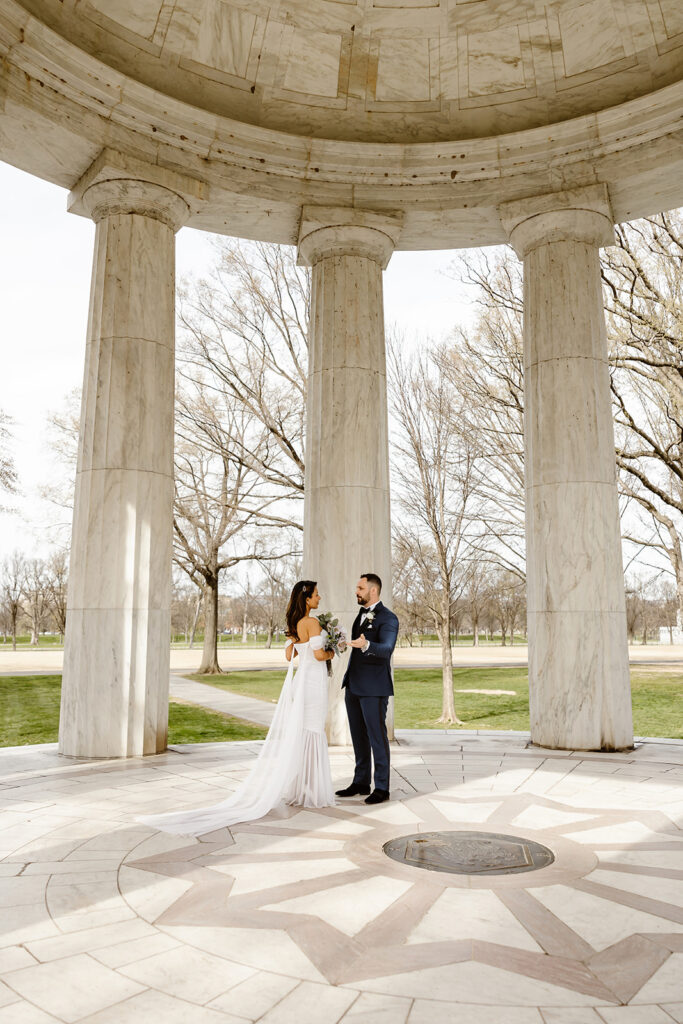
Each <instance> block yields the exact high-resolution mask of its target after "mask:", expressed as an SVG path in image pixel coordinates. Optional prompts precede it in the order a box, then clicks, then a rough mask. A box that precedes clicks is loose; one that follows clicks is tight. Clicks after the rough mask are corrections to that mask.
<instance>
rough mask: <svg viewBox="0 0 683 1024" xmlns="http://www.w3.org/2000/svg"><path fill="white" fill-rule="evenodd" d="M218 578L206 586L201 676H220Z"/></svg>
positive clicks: (213, 577) (211, 580) (209, 581)
mask: <svg viewBox="0 0 683 1024" xmlns="http://www.w3.org/2000/svg"><path fill="white" fill-rule="evenodd" d="M220 671H221V667H220V665H219V664H218V576H212V577H211V578H210V579H208V580H207V581H206V584H205V585H204V649H203V651H202V663H201V665H200V666H199V673H200V675H218V674H219V673H220Z"/></svg>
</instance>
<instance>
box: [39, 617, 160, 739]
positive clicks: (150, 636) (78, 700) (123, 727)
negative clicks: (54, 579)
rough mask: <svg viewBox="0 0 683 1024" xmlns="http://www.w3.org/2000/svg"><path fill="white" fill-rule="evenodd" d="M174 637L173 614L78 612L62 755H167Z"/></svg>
mask: <svg viewBox="0 0 683 1024" xmlns="http://www.w3.org/2000/svg"><path fill="white" fill-rule="evenodd" d="M169 637H170V613H169V612H168V611H167V610H154V609H151V610H148V609H133V608H129V609H118V608H115V609H79V608H74V609H70V611H69V629H68V632H67V636H66V641H65V647H64V675H63V679H62V702H61V712H60V722H59V752H60V754H66V755H69V756H72V757H88V758H116V757H141V756H143V755H145V754H159V753H161V752H162V751H164V750H165V749H166V745H167V739H168V681H169V677H170V657H171V655H170V643H169Z"/></svg>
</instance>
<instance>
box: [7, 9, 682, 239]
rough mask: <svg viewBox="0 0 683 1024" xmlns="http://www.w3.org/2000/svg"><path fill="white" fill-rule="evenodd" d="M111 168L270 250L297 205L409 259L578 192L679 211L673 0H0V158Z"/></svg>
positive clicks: (488, 232) (635, 209)
mask: <svg viewBox="0 0 683 1024" xmlns="http://www.w3.org/2000/svg"><path fill="white" fill-rule="evenodd" d="M103 154H105V156H104V157H103ZM111 154H114V156H113V157H112V159H114V163H115V164H116V166H117V167H120V168H124V169H125V168H126V167H129V169H130V165H129V164H127V163H126V161H137V162H138V163H137V164H136V166H137V167H138V171H137V172H136V173H140V174H142V173H144V172H143V171H141V170H140V167H145V166H146V167H150V166H157V167H159V168H165V169H166V170H168V171H170V172H174V173H182V174H184V175H187V176H189V177H191V178H192V180H193V181H195V182H196V183H197V189H196V190H195V191H197V194H198V195H199V194H201V196H202V198H201V200H200V201H199V200H198V202H197V204H196V207H195V206H193V210H192V217H191V220H190V224H191V226H193V227H199V228H204V229H207V230H211V231H220V232H224V233H227V234H235V235H243V236H246V237H251V238H262V239H264V240H271V241H278V242H291V243H295V242H296V240H297V238H298V231H299V225H300V223H301V217H302V209H303V208H304V207H305V206H307V205H314V206H327V207H344V208H348V207H356V208H365V209H373V210H380V211H381V210H389V211H395V212H397V213H401V214H402V215H403V228H402V230H401V235H400V240H399V243H398V244H399V248H408V249H410V248H414V249H420V248H425V249H429V248H456V247H458V246H467V245H478V244H489V243H497V242H500V241H503V240H505V238H506V237H507V236H506V233H505V231H504V228H503V225H502V223H501V220H500V214H499V207H500V204H501V203H503V202H505V201H507V200H511V199H518V198H522V197H525V196H534V195H542V194H545V193H550V192H558V191H563V190H568V189H575V188H582V187H584V186H587V185H593V184H603V185H605V186H607V189H608V193H609V200H610V203H611V208H612V212H613V215H614V217H615V219H616V220H617V221H619V220H626V219H631V218H633V217H637V216H643V215H644V214H648V213H653V212H656V211H658V210H663V209H669V208H671V207H673V206H681V205H683V0H0V159H2V160H6V161H8V162H10V163H13V164H15V165H16V166H18V167H23V168H24V169H26V170H28V171H30V172H31V173H33V174H37V175H39V176H41V177H43V178H46V179H48V180H50V181H54V182H56V183H58V184H60V185H63V186H64V187H66V188H69V189H73V188H74V185H75V184H76V182H78V181H79V179H80V178H81V177H82V176H83V175H84V174H85V173H86V171H88V168H90V167H91V166H92V165H93V162H94V161H96V160H98V159H100V160H102V159H105V157H106V159H105V162H107V161H109V160H110V157H111ZM112 173H114V172H112ZM116 173H117V174H119V175H120V174H122V173H124V171H122V170H119V171H117V172H116ZM74 208H75V209H78V208H77V207H74Z"/></svg>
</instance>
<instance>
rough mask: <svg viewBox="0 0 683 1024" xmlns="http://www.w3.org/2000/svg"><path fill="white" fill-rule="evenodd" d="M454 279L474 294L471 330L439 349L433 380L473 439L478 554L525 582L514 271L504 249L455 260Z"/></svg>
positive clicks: (518, 279)
mask: <svg viewBox="0 0 683 1024" xmlns="http://www.w3.org/2000/svg"><path fill="white" fill-rule="evenodd" d="M457 266H458V274H459V276H461V277H463V276H464V280H465V282H467V283H469V284H471V285H473V286H475V287H476V289H477V303H478V307H479V314H478V316H477V318H476V320H475V323H474V326H473V328H472V329H468V330H464V329H456V330H455V332H454V334H453V337H452V340H451V342H450V344H448V345H443V346H440V347H439V349H438V350H437V354H436V359H437V362H438V365H439V368H440V370H441V373H442V374H443V375H444V376H445V377H446V378H447V379H448V381H449V382H450V384H451V385H452V387H453V388H454V389H455V391H456V392H457V393H458V395H459V396H460V399H461V401H460V403H458V404H457V405H456V404H454V405H453V408H454V409H457V414H458V416H459V417H460V423H459V427H460V429H461V430H463V431H465V430H466V431H467V432H468V434H469V435H470V437H471V438H473V439H476V444H477V447H478V449H479V452H480V459H481V462H482V464H484V465H485V466H486V472H485V473H482V475H481V479H480V484H479V494H480V497H481V498H482V499H483V500H482V504H481V523H482V526H483V531H482V536H481V541H480V551H481V554H482V557H484V558H485V559H486V560H487V561H488V562H489V563H491V564H492V565H494V566H497V567H499V568H500V569H502V570H507V571H510V572H513V573H515V574H516V575H517V576H519V578H520V579H524V577H525V572H526V569H525V537H524V521H525V502H524V356H523V302H522V276H521V265H520V263H519V262H518V261H517V259H516V257H515V256H514V253H513V252H512V250H511V249H509V248H504V249H501V250H498V251H497V252H496V254H495V255H493V256H491V255H490V254H489V252H487V251H486V250H482V251H480V252H479V253H478V254H476V255H469V254H468V255H467V256H463V257H461V259H460V260H459V262H458V265H457Z"/></svg>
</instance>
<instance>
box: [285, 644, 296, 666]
mask: <svg viewBox="0 0 683 1024" xmlns="http://www.w3.org/2000/svg"><path fill="white" fill-rule="evenodd" d="M298 653H299V652H298V651H297V649H296V647H295V646H294V641H293V640H292V639H289V640H288V641H287V643H286V644H285V658H286V659H287V661H291V660H292V658H296V656H297V654H298Z"/></svg>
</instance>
